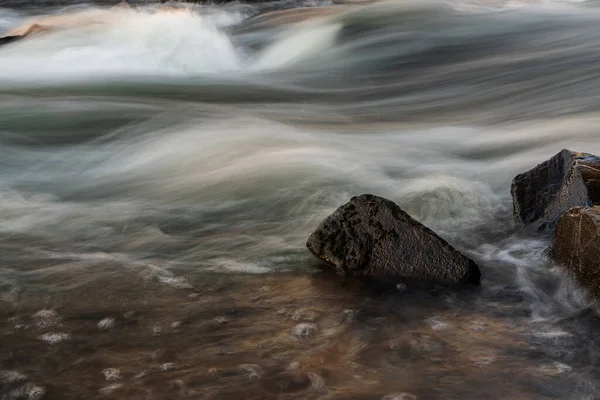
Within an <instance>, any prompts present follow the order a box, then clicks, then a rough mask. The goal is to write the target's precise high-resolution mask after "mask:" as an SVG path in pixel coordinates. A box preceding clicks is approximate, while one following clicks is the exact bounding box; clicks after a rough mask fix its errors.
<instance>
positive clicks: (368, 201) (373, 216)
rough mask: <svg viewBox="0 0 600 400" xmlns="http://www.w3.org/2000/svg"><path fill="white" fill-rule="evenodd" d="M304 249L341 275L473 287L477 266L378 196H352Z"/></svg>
mask: <svg viewBox="0 0 600 400" xmlns="http://www.w3.org/2000/svg"><path fill="white" fill-rule="evenodd" d="M306 245H307V247H308V249H309V250H310V251H311V252H312V253H313V254H314V255H315V256H317V257H318V258H320V259H321V260H323V261H325V262H326V263H328V264H330V265H332V266H334V267H335V268H336V270H337V272H338V274H341V275H353V276H358V277H369V278H376V279H385V280H392V281H397V280H417V281H427V282H439V283H447V284H458V283H471V284H478V283H479V281H480V277H481V273H480V271H479V267H478V266H477V264H476V263H475V262H474V261H473V260H471V259H469V258H468V257H466V256H464V255H463V254H461V253H459V252H458V251H457V250H455V249H454V248H453V247H452V246H451V245H450V244H448V243H447V242H446V241H445V240H444V239H442V238H441V237H439V236H438V235H437V234H435V232H433V231H432V230H430V229H429V228H427V227H426V226H424V225H422V224H421V223H419V222H417V221H415V220H414V219H413V218H411V216H410V215H408V214H407V213H406V212H404V211H403V210H402V209H401V208H400V207H398V206H397V205H396V204H395V203H393V202H392V201H390V200H387V199H384V198H382V197H378V196H373V195H368V194H363V195H361V196H357V197H353V198H352V199H351V200H350V201H349V202H348V203H346V204H344V205H343V206H341V207H340V208H338V209H337V210H336V211H335V212H334V213H333V214H331V215H330V216H329V217H327V218H326V219H325V220H323V222H321V224H320V225H319V227H318V228H317V229H316V230H315V232H313V234H312V235H311V236H310V237H309V238H308V242H307V243H306Z"/></svg>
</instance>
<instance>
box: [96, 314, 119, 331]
mask: <svg viewBox="0 0 600 400" xmlns="http://www.w3.org/2000/svg"><path fill="white" fill-rule="evenodd" d="M114 326H115V319H114V318H111V317H107V318H104V319H103V320H101V321H100V322H98V329H100V330H102V331H107V330H109V329H112V328H113V327H114Z"/></svg>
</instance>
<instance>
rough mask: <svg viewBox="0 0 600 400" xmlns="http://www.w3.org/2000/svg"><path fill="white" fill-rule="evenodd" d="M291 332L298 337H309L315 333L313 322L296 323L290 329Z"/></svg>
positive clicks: (315, 327)
mask: <svg viewBox="0 0 600 400" xmlns="http://www.w3.org/2000/svg"><path fill="white" fill-rule="evenodd" d="M292 334H293V335H294V336H296V337H297V338H299V339H310V338H313V337H315V335H316V334H317V326H316V325H315V324H298V325H296V326H295V327H294V328H293V329H292Z"/></svg>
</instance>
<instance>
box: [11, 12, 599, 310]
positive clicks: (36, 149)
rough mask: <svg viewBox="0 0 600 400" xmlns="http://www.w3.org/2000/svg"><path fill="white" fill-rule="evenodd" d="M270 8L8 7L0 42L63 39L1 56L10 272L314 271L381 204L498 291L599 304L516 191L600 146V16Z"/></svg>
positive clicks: (21, 46)
mask: <svg viewBox="0 0 600 400" xmlns="http://www.w3.org/2000/svg"><path fill="white" fill-rule="evenodd" d="M257 13H259V11H258V9H257V8H253V7H252V6H247V5H243V6H242V5H232V6H226V7H217V6H209V7H208V6H207V7H200V6H189V5H188V6H185V7H182V8H180V9H178V10H175V11H173V10H167V11H161V10H160V7H159V6H139V7H132V8H131V7H130V8H127V7H115V8H106V7H104V8H103V7H94V6H84V7H81V6H80V7H78V8H74V9H72V8H70V9H63V10H56V9H52V11H51V12H47V13H46V15H40V13H39V12H37V15H32V13H31V12H30V13H25V12H23V11H18V10H6V9H2V11H0V28H1V29H2V30H4V31H6V32H8V31H11V30H13V29H18V27H19V26H23V25H24V24H25V25H27V24H28V23H30V22H28V21H40V22H39V23H40V24H42V25H43V24H47V25H48V26H49V27H51V28H52V29H50V30H48V31H46V32H41V33H39V34H36V35H32V36H31V37H28V38H25V39H23V40H21V41H18V42H14V43H11V44H8V45H5V46H3V47H1V48H0V101H1V102H2V107H1V108H0V141H1V143H2V147H1V148H0V159H1V160H2V161H1V162H2V168H1V170H0V198H1V199H2V207H1V208H0V215H1V222H0V233H1V234H2V235H3V237H4V238H5V239H4V240H2V241H1V242H0V247H2V249H3V251H2V254H3V256H2V259H3V262H4V265H5V267H4V269H2V275H3V278H2V279H4V280H5V281H6V282H9V283H10V282H16V281H18V280H19V279H21V278H23V279H24V278H25V277H26V278H27V279H33V280H34V281H35V280H36V279H38V275H36V274H38V273H39V274H41V275H40V276H45V275H44V274H45V273H46V272H48V271H49V270H48V268H50V267H51V266H52V265H55V264H58V263H62V262H64V261H65V260H70V259H76V260H85V261H86V262H87V263H88V264H89V268H90V274H93V273H101V271H103V267H102V266H103V265H104V263H114V262H118V263H120V264H123V265H125V266H128V267H133V268H138V267H140V266H141V267H147V266H150V267H152V268H158V269H159V270H161V271H163V272H164V273H165V274H167V275H169V274H173V273H176V274H183V275H185V274H187V273H192V272H193V271H198V270H202V271H213V272H223V271H236V272H239V271H245V272H257V273H264V272H270V271H277V270H283V271H294V270H306V271H310V270H312V269H313V267H314V261H313V260H312V259H311V258H310V255H309V254H308V252H307V251H306V250H305V248H304V241H305V240H306V237H307V236H308V235H309V234H310V232H311V231H312V229H314V227H315V226H316V224H318V222H319V221H320V219H321V218H323V217H324V216H326V215H327V214H328V213H329V212H331V211H332V210H333V209H335V208H336V207H337V206H338V205H340V204H342V203H344V202H345V201H346V200H347V199H348V198H349V197H351V196H353V195H356V194H360V193H374V194H377V195H381V196H385V197H388V198H390V199H392V200H394V201H396V202H397V203H398V204H400V205H401V206H402V207H404V208H405V209H406V210H407V211H408V212H409V213H411V214H412V215H414V216H415V217H416V218H417V219H419V220H420V221H422V222H423V223H425V224H427V225H428V226H430V227H431V228H433V229H435V230H437V231H438V232H440V234H442V235H443V236H444V237H445V238H447V239H448V240H449V241H451V242H452V243H453V244H455V245H456V246H457V247H458V248H460V249H461V250H463V251H465V252H467V253H468V254H469V255H470V256H472V257H475V258H476V259H477V260H478V261H479V262H480V263H481V264H482V268H483V276H484V285H487V286H489V287H495V286H497V285H509V284H515V285H518V286H522V287H525V288H527V290H531V291H533V292H535V293H537V294H536V295H535V296H534V295H532V297H536V296H537V297H540V298H541V297H544V299H543V300H540V302H539V304H541V303H544V302H545V303H546V304H547V303H548V301H549V300H548V299H547V298H555V299H556V302H557V304H562V305H563V306H564V307H567V308H569V309H570V307H571V306H573V307H575V308H578V307H584V306H585V305H586V304H587V302H586V301H587V300H585V298H584V297H583V296H582V295H579V294H577V295H576V296H575V299H573V298H571V297H572V296H571V295H570V294H568V293H565V292H564V290H563V291H562V292H561V290H562V289H560V288H561V287H563V286H564V285H569V284H570V283H569V281H568V279H566V278H564V277H563V276H562V275H561V273H560V272H559V271H557V270H556V269H555V268H554V269H553V268H552V266H551V264H550V262H549V261H548V260H547V259H546V257H545V253H544V250H545V248H546V246H547V244H548V242H547V238H544V237H542V238H539V237H528V236H527V235H526V234H525V233H523V232H521V231H520V230H519V229H518V227H516V226H515V225H514V224H513V222H512V220H511V203H510V197H509V185H510V181H511V179H512V177H513V176H514V175H516V174H517V173H519V172H522V171H524V170H526V169H529V168H531V167H533V166H534V165H535V164H537V163H538V162H540V161H542V160H544V159H546V158H548V157H550V156H552V155H553V154H555V153H557V152H558V151H560V150H561V149H562V148H570V149H572V150H576V151H588V152H592V153H593V152H596V153H600V145H599V144H598V143H597V141H596V140H595V138H596V137H597V130H596V127H597V124H598V121H599V119H600V115H599V114H598V113H597V109H598V106H599V105H600V103H599V100H598V99H599V98H600V97H599V89H598V87H600V86H598V83H600V82H599V80H600V70H599V68H600V63H599V62H598V61H599V60H598V59H599V57H600V56H599V55H598V52H597V51H596V50H597V43H598V41H599V39H600V31H598V30H597V28H596V27H597V23H598V21H600V11H599V10H597V9H596V8H595V5H594V4H593V3H583V4H562V3H551V4H535V5H521V6H520V7H518V8H514V7H500V8H498V7H490V6H489V5H481V4H479V5H474V4H466V3H463V4H459V3H441V2H391V3H380V4H373V5H368V6H354V5H353V6H340V7H339V8H338V9H336V8H334V9H328V11H327V13H326V15H325V16H324V17H322V18H310V19H307V20H305V21H299V22H297V23H293V24H278V23H274V22H273V23H271V22H270V21H271V20H270V19H269V18H270V17H269V14H266V15H262V16H261V18H262V19H261V20H259V22H256V21H257V20H255V19H253V18H252V17H253V16H254V15H255V14H257ZM33 14H35V13H33ZM290 15H291V14H290ZM65 21H66V22H65ZM273 21H276V19H275V18H274V19H273ZM523 243H526V244H527V245H523ZM99 255H102V256H99ZM23 263H26V264H27V265H29V266H30V267H28V268H25V269H24V268H21V267H20V265H22V264H23ZM29 268H31V270H30V269H29ZM40 279H41V278H40ZM539 285H542V286H541V288H540V286H539ZM561 285H562V286H561ZM540 293H541V294H540ZM539 308H540V309H541V308H543V307H542V306H541V305H539Z"/></svg>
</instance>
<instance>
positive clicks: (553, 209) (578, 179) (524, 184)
mask: <svg viewBox="0 0 600 400" xmlns="http://www.w3.org/2000/svg"><path fill="white" fill-rule="evenodd" d="M511 194H512V197H513V209H514V215H515V218H516V219H517V221H519V222H520V223H522V224H523V225H525V226H528V227H531V228H533V229H536V230H552V229H553V228H554V227H555V225H556V223H557V222H558V219H559V218H560V217H561V215H562V214H563V213H565V212H566V211H567V210H568V209H569V208H571V207H576V206H591V205H593V204H598V203H599V202H600V158H598V157H597V156H595V155H593V154H588V153H578V152H574V151H570V150H562V151H561V152H560V153H558V154H556V155H555V156H554V157H552V158H550V159H549V160H547V161H545V162H543V163H541V164H539V165H538V166H536V167H535V168H533V169H531V170H529V171H527V172H524V173H522V174H519V175H517V176H516V177H515V178H514V179H513V182H512V185H511Z"/></svg>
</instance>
